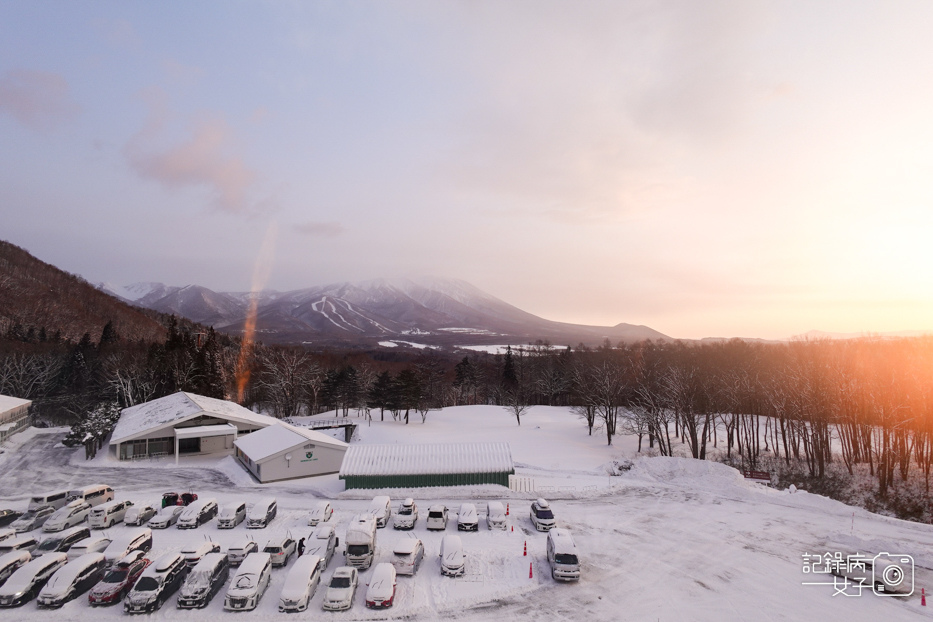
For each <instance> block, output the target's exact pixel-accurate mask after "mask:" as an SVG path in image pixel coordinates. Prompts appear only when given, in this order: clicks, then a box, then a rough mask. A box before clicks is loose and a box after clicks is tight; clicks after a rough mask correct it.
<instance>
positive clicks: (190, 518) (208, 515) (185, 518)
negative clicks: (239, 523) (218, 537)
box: [175, 499, 217, 529]
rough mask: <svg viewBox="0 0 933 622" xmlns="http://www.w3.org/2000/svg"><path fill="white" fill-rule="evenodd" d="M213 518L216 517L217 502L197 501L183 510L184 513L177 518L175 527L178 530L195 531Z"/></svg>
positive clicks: (209, 500) (210, 500)
mask: <svg viewBox="0 0 933 622" xmlns="http://www.w3.org/2000/svg"><path fill="white" fill-rule="evenodd" d="M215 516H217V501H216V500H215V499H198V500H197V501H195V502H194V503H192V504H191V505H189V506H188V507H186V508H185V511H184V512H182V513H181V515H180V516H179V517H178V522H177V523H175V526H176V527H177V528H179V529H197V528H198V527H200V526H201V525H203V524H204V523H206V522H208V521H210V520H211V519H212V518H214V517H215Z"/></svg>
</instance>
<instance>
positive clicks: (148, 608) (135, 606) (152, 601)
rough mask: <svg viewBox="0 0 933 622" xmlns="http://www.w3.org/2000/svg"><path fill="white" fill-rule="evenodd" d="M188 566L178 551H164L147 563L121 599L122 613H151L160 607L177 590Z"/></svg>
mask: <svg viewBox="0 0 933 622" xmlns="http://www.w3.org/2000/svg"><path fill="white" fill-rule="evenodd" d="M187 573H188V567H187V566H185V560H184V559H182V557H181V555H180V554H178V553H166V554H165V555H163V556H162V557H160V558H158V559H157V560H155V561H154V562H153V563H151V564H149V565H148V566H147V567H146V569H145V570H143V573H142V574H141V575H140V576H139V580H138V581H136V585H134V586H133V589H131V590H130V591H129V593H128V594H127V595H126V598H124V599H123V611H124V613H151V612H153V611H156V610H157V609H161V608H162V605H164V604H165V601H166V600H168V597H169V596H171V595H172V594H174V593H175V592H177V591H178V588H179V587H181V582H182V581H184V580H185V576H186V575H187Z"/></svg>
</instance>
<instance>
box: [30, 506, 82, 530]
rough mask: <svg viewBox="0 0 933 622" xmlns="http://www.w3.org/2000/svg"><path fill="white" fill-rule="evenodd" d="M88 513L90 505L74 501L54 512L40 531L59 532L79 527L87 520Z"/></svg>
mask: <svg viewBox="0 0 933 622" xmlns="http://www.w3.org/2000/svg"><path fill="white" fill-rule="evenodd" d="M90 513H91V504H90V503H88V502H86V501H81V500H78V499H76V500H74V501H72V502H71V503H69V504H68V505H65V506H63V507H61V508H59V509H57V510H55V513H54V514H52V515H51V516H49V518H48V520H46V521H45V524H43V525H42V531H45V532H52V531H61V530H63V529H68V528H69V527H73V526H75V525H80V524H81V523H83V522H84V521H86V520H87V517H88V514H90Z"/></svg>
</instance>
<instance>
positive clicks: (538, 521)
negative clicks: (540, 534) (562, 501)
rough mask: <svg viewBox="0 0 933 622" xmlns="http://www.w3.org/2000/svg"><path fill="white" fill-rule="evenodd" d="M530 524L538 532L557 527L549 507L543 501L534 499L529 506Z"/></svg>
mask: <svg viewBox="0 0 933 622" xmlns="http://www.w3.org/2000/svg"><path fill="white" fill-rule="evenodd" d="M531 524H532V525H534V526H535V529H537V530H538V531H550V530H551V529H554V527H557V521H556V520H554V512H552V511H551V505H550V504H549V503H548V502H547V501H545V500H544V499H535V502H534V503H532V504H531Z"/></svg>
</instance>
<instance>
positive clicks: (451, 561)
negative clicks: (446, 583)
mask: <svg viewBox="0 0 933 622" xmlns="http://www.w3.org/2000/svg"><path fill="white" fill-rule="evenodd" d="M440 557H441V574H442V575H444V576H445V577H459V576H461V575H463V574H464V573H465V572H466V564H465V563H464V559H463V541H462V540H461V539H460V536H444V538H443V539H442V540H441V554H440Z"/></svg>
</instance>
